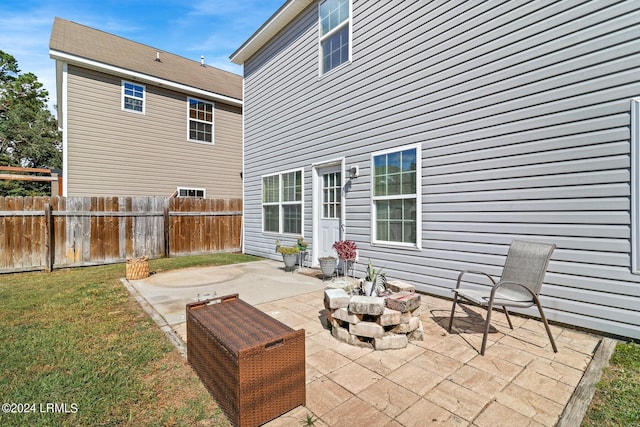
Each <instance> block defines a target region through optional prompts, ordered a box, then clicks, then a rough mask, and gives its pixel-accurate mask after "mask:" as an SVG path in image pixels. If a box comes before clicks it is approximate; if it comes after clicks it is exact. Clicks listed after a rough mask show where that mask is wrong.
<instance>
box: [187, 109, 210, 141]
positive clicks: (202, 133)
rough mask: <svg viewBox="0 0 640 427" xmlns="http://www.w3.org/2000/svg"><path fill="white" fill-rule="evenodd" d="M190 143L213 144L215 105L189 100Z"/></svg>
mask: <svg viewBox="0 0 640 427" xmlns="http://www.w3.org/2000/svg"><path fill="white" fill-rule="evenodd" d="M189 141H199V142H210V143H213V104H212V103H211V102H205V101H201V100H199V99H194V98H189Z"/></svg>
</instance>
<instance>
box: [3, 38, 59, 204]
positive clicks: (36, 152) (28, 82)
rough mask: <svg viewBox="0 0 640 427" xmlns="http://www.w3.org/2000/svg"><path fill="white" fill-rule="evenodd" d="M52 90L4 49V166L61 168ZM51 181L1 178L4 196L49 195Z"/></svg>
mask: <svg viewBox="0 0 640 427" xmlns="http://www.w3.org/2000/svg"><path fill="white" fill-rule="evenodd" d="M48 100H49V93H48V92H47V90H46V89H44V87H43V85H42V83H40V82H38V78H37V77H36V76H35V74H32V73H25V74H23V73H21V72H20V69H19V68H18V62H17V61H16V59H15V58H14V57H13V56H11V55H9V54H8V53H6V52H3V51H2V50H0V166H20V167H29V168H50V169H60V168H61V166H62V137H61V135H60V132H59V131H58V124H57V121H56V119H55V117H54V116H53V115H52V114H51V112H50V111H49V110H48V108H47V102H48ZM49 192H50V185H49V183H46V182H45V183H40V182H31V181H7V180H0V196H7V195H10V196H25V195H46V194H49Z"/></svg>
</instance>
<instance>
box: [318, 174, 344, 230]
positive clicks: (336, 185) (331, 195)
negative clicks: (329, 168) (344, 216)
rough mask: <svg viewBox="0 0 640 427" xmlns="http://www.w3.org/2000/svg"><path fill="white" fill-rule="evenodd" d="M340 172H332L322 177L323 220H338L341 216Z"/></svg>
mask: <svg viewBox="0 0 640 427" xmlns="http://www.w3.org/2000/svg"><path fill="white" fill-rule="evenodd" d="M341 176H342V174H341V173H340V172H331V173H326V174H324V175H322V218H324V219H337V218H340V215H341V211H342V208H341V204H342V201H341V192H342V183H341V182H340V177H341Z"/></svg>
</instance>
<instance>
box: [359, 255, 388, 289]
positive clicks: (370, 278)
mask: <svg viewBox="0 0 640 427" xmlns="http://www.w3.org/2000/svg"><path fill="white" fill-rule="evenodd" d="M382 270H384V267H382V268H381V269H379V270H377V271H376V269H375V268H374V267H373V264H371V258H369V263H368V264H367V275H366V276H365V278H364V280H365V281H367V282H373V283H377V281H378V278H382V279H383V281H385V280H384V279H386V276H385V273H383V272H382Z"/></svg>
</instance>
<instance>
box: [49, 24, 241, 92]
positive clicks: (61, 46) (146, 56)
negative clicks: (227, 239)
mask: <svg viewBox="0 0 640 427" xmlns="http://www.w3.org/2000/svg"><path fill="white" fill-rule="evenodd" d="M49 49H51V50H52V51H57V52H62V53H65V54H68V55H72V56H74V57H78V58H83V59H87V60H91V61H96V62H99V63H102V64H105V65H108V66H113V67H117V68H120V69H124V70H128V71H132V72H137V73H142V74H145V75H148V76H151V77H155V78H160V79H163V80H167V81H170V82H174V83H178V84H182V85H186V86H190V87H193V88H197V89H201V90H204V91H207V92H213V93H215V94H218V95H223V96H226V97H231V98H235V99H238V100H241V99H242V76H239V75H237V74H234V73H230V72H227V71H223V70H220V69H218V68H215V67H211V66H208V65H206V66H202V65H201V64H200V62H198V61H192V60H190V59H186V58H183V57H181V56H178V55H174V54H172V53H169V52H166V51H163V50H161V49H156V48H154V47H151V46H147V45H144V44H140V43H136V42H134V41H131V40H128V39H125V38H123V37H119V36H115V35H113V34H109V33H106V32H104V31H100V30H96V29H94V28H90V27H87V26H84V25H81V24H77V23H75V22H72V21H67V20H65V19H62V18H58V17H56V18H55V19H54V22H53V29H52V30H51V39H50V41H49ZM157 52H160V61H156V55H157Z"/></svg>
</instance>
